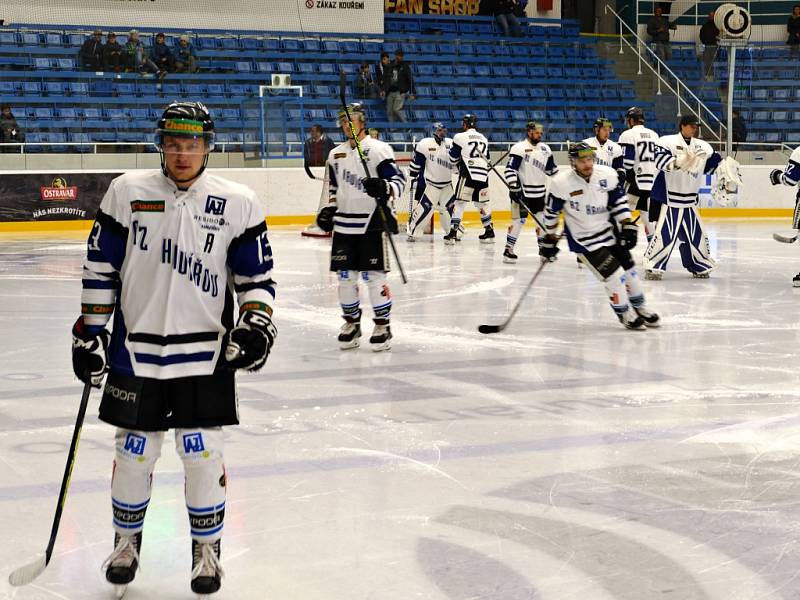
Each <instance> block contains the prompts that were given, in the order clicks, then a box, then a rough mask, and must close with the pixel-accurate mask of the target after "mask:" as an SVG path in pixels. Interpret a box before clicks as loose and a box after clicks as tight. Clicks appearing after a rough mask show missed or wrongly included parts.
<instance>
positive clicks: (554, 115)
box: [547, 110, 567, 122]
mask: <svg viewBox="0 0 800 600" xmlns="http://www.w3.org/2000/svg"><path fill="white" fill-rule="evenodd" d="M547 118H548V120H550V121H554V122H560V121H566V120H567V113H565V112H564V111H563V110H548V111H547Z"/></svg>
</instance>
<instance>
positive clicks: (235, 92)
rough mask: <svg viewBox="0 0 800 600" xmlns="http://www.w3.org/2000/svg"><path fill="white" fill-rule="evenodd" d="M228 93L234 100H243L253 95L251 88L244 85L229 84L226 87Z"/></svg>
mask: <svg viewBox="0 0 800 600" xmlns="http://www.w3.org/2000/svg"><path fill="white" fill-rule="evenodd" d="M228 92H229V93H230V95H231V96H233V97H234V98H244V97H246V96H252V95H253V88H252V87H251V86H249V85H248V84H245V83H231V84H229V85H228Z"/></svg>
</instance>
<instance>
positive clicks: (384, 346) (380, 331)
mask: <svg viewBox="0 0 800 600" xmlns="http://www.w3.org/2000/svg"><path fill="white" fill-rule="evenodd" d="M369 343H370V345H371V346H372V351H373V352H382V351H384V350H389V349H390V348H391V347H392V330H391V328H390V327H389V322H388V321H386V322H380V323H379V322H378V321H375V329H373V330H372V336H370V338H369Z"/></svg>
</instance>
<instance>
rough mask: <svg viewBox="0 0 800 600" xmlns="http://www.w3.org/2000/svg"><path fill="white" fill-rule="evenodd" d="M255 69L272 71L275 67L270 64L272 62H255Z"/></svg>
mask: <svg viewBox="0 0 800 600" xmlns="http://www.w3.org/2000/svg"><path fill="white" fill-rule="evenodd" d="M256 71H258V72H259V73H272V72H273V71H275V68H274V67H273V66H272V63H266V62H256Z"/></svg>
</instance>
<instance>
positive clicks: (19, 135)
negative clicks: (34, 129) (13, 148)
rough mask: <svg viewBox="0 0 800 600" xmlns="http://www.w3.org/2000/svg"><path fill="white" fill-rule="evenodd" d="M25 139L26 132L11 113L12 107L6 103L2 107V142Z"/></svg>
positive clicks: (0, 109) (22, 140) (0, 126)
mask: <svg viewBox="0 0 800 600" xmlns="http://www.w3.org/2000/svg"><path fill="white" fill-rule="evenodd" d="M24 141H25V134H24V133H23V132H22V129H20V127H19V125H18V124H17V119H16V118H14V115H13V114H12V113H11V107H10V106H9V105H8V104H4V105H3V106H2V108H0V143H6V144H10V143H19V142H24Z"/></svg>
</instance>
